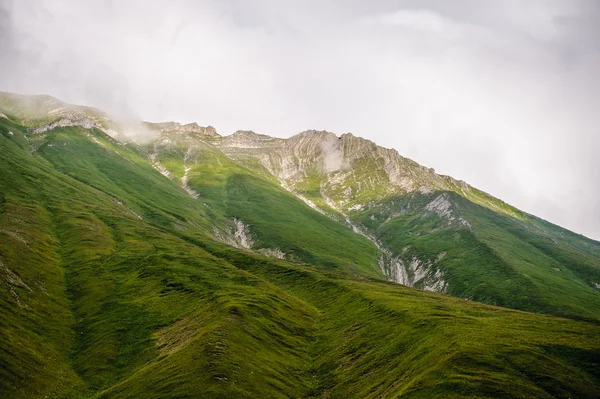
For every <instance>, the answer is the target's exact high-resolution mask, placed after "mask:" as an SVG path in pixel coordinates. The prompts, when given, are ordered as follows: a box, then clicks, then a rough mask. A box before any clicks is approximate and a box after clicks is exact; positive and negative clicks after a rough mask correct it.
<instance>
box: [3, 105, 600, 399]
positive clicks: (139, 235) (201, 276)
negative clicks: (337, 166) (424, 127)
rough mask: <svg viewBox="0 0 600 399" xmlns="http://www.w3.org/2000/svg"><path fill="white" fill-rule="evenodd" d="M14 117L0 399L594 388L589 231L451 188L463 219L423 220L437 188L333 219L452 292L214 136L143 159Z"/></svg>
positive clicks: (599, 384) (552, 392)
mask: <svg viewBox="0 0 600 399" xmlns="http://www.w3.org/2000/svg"><path fill="white" fill-rule="evenodd" d="M3 112H4V113H5V114H7V115H8V116H11V114H10V113H9V112H7V111H6V110H4V111H3ZM11 117H12V116H11ZM20 121H21V120H20V119H18V120H17V119H13V120H12V121H11V120H9V119H7V118H3V117H0V153H1V154H2V156H1V157H0V170H1V171H2V173H0V237H1V239H0V301H1V303H2V306H1V307H0V343H1V344H0V397H7V398H45V397H48V398H132V397H136V398H138V397H139V398H141V397H143V398H196V397H199V398H395V397H402V398H432V397H443V398H467V397H469V398H472V397H479V398H532V397H536V398H567V397H572V398H575V397H577V398H596V397H598V396H600V373H599V372H598V370H599V369H598V359H600V324H599V321H598V320H599V319H600V318H599V315H598V313H597V310H596V309H597V306H596V302H595V301H597V297H598V295H597V292H596V291H594V289H593V287H591V286H590V283H589V281H592V280H593V279H595V278H596V277H597V276H598V274H597V268H598V262H597V261H596V259H597V255H598V254H597V252H595V251H596V244H595V243H594V242H593V241H585V240H584V239H582V238H579V237H577V236H575V235H573V234H572V233H570V232H567V231H564V230H561V229H560V228H558V227H555V226H552V225H549V224H547V223H546V222H543V221H540V220H537V219H532V220H533V222H531V223H535V226H537V227H536V228H537V229H538V230H539V232H538V233H536V234H525V233H523V232H524V231H527V230H526V229H524V227H523V223H525V222H523V220H521V219H518V218H516V219H515V218H511V217H510V216H509V215H506V214H499V213H494V212H492V211H491V210H490V209H489V208H486V207H482V206H480V205H475V204H474V203H472V202H470V201H468V200H467V199H465V198H464V197H461V196H459V195H457V194H448V195H450V197H449V198H450V199H451V202H452V204H453V205H452V206H453V209H455V210H454V212H456V214H457V215H459V214H460V217H462V218H464V219H465V220H467V221H468V223H469V224H470V226H471V228H465V227H464V225H463V226H462V227H461V226H460V225H455V224H452V223H450V224H448V223H446V222H444V220H445V219H443V218H441V217H439V215H437V214H436V213H426V214H424V213H423V212H424V211H423V208H424V207H425V209H426V208H427V204H429V203H430V202H431V201H432V199H435V197H436V196H437V195H439V194H440V192H432V193H429V194H418V196H419V197H418V198H417V197H415V198H412V200H411V201H410V202H411V204H412V205H411V207H410V209H411V212H413V213H410V212H406V213H405V214H403V215H400V216H396V217H394V218H391V219H389V220H387V219H388V217H387V216H385V212H387V211H390V212H392V213H393V209H394V207H401V208H406V206H405V205H406V204H405V205H402V203H401V201H403V200H406V198H408V197H406V196H403V197H401V198H400V197H398V198H397V199H395V200H394V201H396V202H394V203H393V205H391V204H390V203H387V202H385V201H389V200H391V199H389V198H388V199H385V200H382V201H381V204H387V205H386V206H383V205H381V207H380V211H379V212H378V213H377V214H376V215H374V214H373V212H374V211H373V210H374V209H375V208H376V206H375V205H376V204H373V207H372V208H371V210H369V209H363V210H362V211H358V210H357V211H350V212H349V215H350V217H351V218H352V220H353V221H355V222H356V223H359V222H360V223H363V222H364V223H363V224H364V226H363V227H364V228H365V231H368V232H370V233H373V234H376V235H377V237H378V240H379V241H380V242H381V243H382V244H385V245H386V246H387V247H389V248H393V249H394V251H395V253H396V252H397V253H399V254H402V252H403V248H405V247H406V246H409V247H410V248H409V249H407V250H406V251H405V252H404V255H406V256H407V254H408V253H409V252H408V251H418V254H419V256H421V257H426V255H427V254H430V255H431V256H434V255H435V256H436V257H437V256H439V253H440V252H446V254H445V255H444V256H443V258H442V259H441V260H440V261H439V262H438V263H436V267H438V268H439V269H440V270H443V271H444V278H445V279H447V281H448V293H449V294H451V295H455V296H459V297H460V298H453V297H451V296H448V295H444V294H440V293H435V292H425V291H421V290H418V289H415V288H410V287H405V286H402V285H399V284H396V283H393V282H388V281H384V277H383V275H382V273H383V271H382V270H380V269H379V268H378V267H379V266H378V258H379V257H380V256H381V250H380V249H378V248H377V246H376V244H375V243H373V242H372V241H370V240H369V239H368V238H366V237H364V236H363V235H361V234H357V233H355V232H353V230H352V229H351V226H348V225H346V224H344V223H340V222H337V221H336V220H335V217H334V218H330V217H328V216H327V215H324V214H322V213H319V212H318V211H317V210H315V209H313V208H311V207H310V206H308V205H307V204H305V203H304V202H303V201H302V200H301V199H299V198H297V197H296V196H295V195H294V194H293V193H291V192H290V191H287V190H284V189H283V188H281V187H280V186H279V184H278V182H277V180H276V179H275V178H274V177H269V175H268V174H266V173H262V172H261V173H256V172H255V170H256V169H257V168H258V167H257V166H256V165H255V166H254V167H253V166H252V165H248V164H240V163H238V162H236V161H235V160H234V159H232V158H231V157H229V156H227V155H226V154H225V153H224V152H223V151H221V149H220V148H219V145H220V144H219V139H207V138H201V139H199V140H200V141H201V142H202V143H201V144H198V143H196V142H194V143H195V144H194V145H195V147H193V148H192V152H189V149H190V146H189V143H183V142H182V143H177V140H173V141H172V143H171V144H173V143H175V144H174V145H169V151H166V150H165V149H162V150H160V151H158V154H157V157H156V158H155V161H152V160H150V159H149V155H150V154H151V153H153V151H154V149H155V147H154V144H153V143H150V144H142V145H137V144H133V143H129V144H123V143H121V142H118V141H115V140H114V139H112V138H111V137H109V136H108V135H106V134H105V133H104V132H102V131H101V130H98V129H96V128H92V129H85V128H82V127H78V126H63V127H56V128H53V129H50V130H49V131H46V132H42V133H33V132H32V131H31V130H30V129H29V128H28V127H26V126H23V125H21V122H20ZM23 123H24V122H23ZM178 146H179V147H178ZM157 148H158V147H157ZM153 162H154V167H153ZM156 162H160V163H161V164H162V165H164V166H166V167H167V169H168V170H169V171H171V173H172V175H171V178H167V177H165V176H163V175H162V174H161V173H160V172H159V171H158V170H156V166H157V165H156ZM187 168H189V170H188V172H187V173H186V169H187ZM184 177H186V178H187V179H186V180H185V181H184ZM186 188H187V189H192V190H193V191H192V194H194V193H195V194H197V197H195V196H194V195H190V192H188V191H186ZM415 195H417V194H415ZM390 198H391V197H390ZM329 211H330V212H331V213H333V212H337V211H336V210H332V209H330V210H329ZM369 212H371V213H369ZM324 213H327V212H324ZM339 215H340V214H339V213H338V216H337V218H338V219H339ZM371 216H377V217H373V218H371ZM378 217H379V218H380V219H381V220H379V219H377V218H378ZM403 218H404V219H403ZM235 220H238V221H243V223H244V229H245V230H244V231H246V230H247V231H246V232H247V233H248V235H249V236H250V237H249V238H251V241H252V245H248V247H249V248H244V246H243V245H240V242H239V241H235V239H238V238H239V237H236V236H235V230H230V229H232V228H234V229H235V226H236V222H235ZM378 220H379V221H378ZM386 220H387V221H386ZM442 222H443V223H442ZM527 223H530V222H527ZM527 226H528V227H529V228H531V227H530V226H533V224H527ZM417 232H419V233H420V234H419V235H416V233H417ZM226 234H229V235H228V236H225V235H226ZM544 235H545V236H547V239H543V237H545V236H544ZM561 237H563V241H560V238H561ZM227 240H233V241H232V242H231V244H234V245H229V244H228V243H227ZM553 240H554V241H556V242H557V243H558V244H554V241H553ZM236 246H238V247H239V248H236ZM267 249H271V250H273V251H274V250H276V249H277V250H279V251H281V253H283V258H284V259H278V258H277V257H274V256H273V253H272V252H269V251H266V250H267ZM261 250H262V251H261ZM411 253H412V252H411ZM414 253H415V254H416V253H417V252H414ZM264 254H266V255H270V256H264ZM546 258H548V259H549V260H546ZM540 259H543V260H544V262H547V263H548V265H549V268H548V269H543V267H542V266H541V261H540ZM552 262H554V263H552ZM559 264H560V265H559ZM554 267H557V268H559V269H560V270H559V271H560V273H559V274H557V275H555V274H553V272H554V271H555V270H554V269H553V268H554ZM482 269H483V270H482ZM492 272H495V273H496V275H494V274H493V273H492ZM557 273H558V272H557ZM525 274H526V275H527V276H528V277H527V278H525V277H523V276H524V275H525ZM507 275H508V276H514V278H513V279H512V282H509V281H506V280H507V279H506V276H507ZM474 282H475V284H474ZM461 284H463V285H461ZM523 287H525V288H526V291H525V292H524V291H523V289H522V288H523ZM453 290H455V291H453ZM468 296H470V297H471V298H470V299H473V300H479V301H483V302H485V301H487V302H493V303H496V304H498V305H503V306H509V307H514V308H523V309H526V310H529V311H534V312H538V313H542V312H543V313H549V314H559V315H562V316H566V317H565V318H560V317H556V316H549V315H541V314H536V313H528V312H523V311H518V310H510V309H506V308H501V307H494V306H489V305H486V304H481V303H475V302H472V301H467V300H464V299H461V298H464V297H468Z"/></svg>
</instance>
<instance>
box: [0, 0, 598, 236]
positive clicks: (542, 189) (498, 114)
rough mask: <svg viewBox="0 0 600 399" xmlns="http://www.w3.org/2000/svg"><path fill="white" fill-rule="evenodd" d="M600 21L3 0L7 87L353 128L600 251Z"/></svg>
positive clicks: (2, 84)
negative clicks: (592, 241)
mask: <svg viewBox="0 0 600 399" xmlns="http://www.w3.org/2000/svg"><path fill="white" fill-rule="evenodd" d="M598 21H600V3H598V2H595V1H593V0H590V1H573V0H569V1H566V0H565V1H535V0H529V1H505V0H503V1H491V0H490V1H479V0H473V1H445V0H440V1H391V0H379V1H373V0H371V1H367V0H363V1H356V0H348V1H342V0H332V1H291V0H289V1H284V0H272V1H267V0H262V1H261V0H258V1H250V0H229V1H223V0H220V1H217V0H215V1H204V2H200V1H173V0H171V1H164V2H163V1H110V0H106V1H85V2H82V1H76V0H52V1H28V0H19V1H13V2H11V1H6V0H0V90H6V91H15V92H21V93H46V94H51V95H54V96H56V97H59V98H61V99H63V100H66V101H69V102H73V103H81V104H89V105H95V106H98V107H100V108H103V109H105V110H107V111H109V112H113V113H118V114H120V115H125V116H135V117H139V118H143V119H146V120H152V121H163V120H177V121H180V122H190V121H197V122H198V123H200V124H212V125H214V126H215V127H216V128H217V130H218V131H219V132H220V133H221V134H229V133H232V132H233V131H235V130H238V129H252V130H255V131H257V132H260V133H265V134H269V135H274V136H281V137H285V136H290V135H292V134H295V133H298V132H300V131H302V130H306V129H312V128H314V129H325V130H330V131H334V132H336V133H344V132H352V133H354V134H355V135H359V136H362V137H366V138H369V139H371V140H374V141H375V142H377V143H378V144H380V145H383V146H386V147H394V148H396V149H397V150H398V151H399V152H400V153H401V154H402V155H404V156H407V157H409V158H412V159H414V160H416V161H417V162H419V163H421V164H424V165H426V166H430V167H434V168H435V169H436V171H437V172H439V173H444V174H449V175H452V176H453V177H456V178H459V179H462V180H465V181H467V182H468V183H470V184H472V185H474V186H476V187H478V188H480V189H483V190H485V191H487V192H489V193H491V194H493V195H495V196H497V197H500V198H502V199H504V200H505V201H507V202H510V203H512V204H514V205H516V206H517V207H519V208H521V209H523V210H525V211H527V212H530V213H533V214H536V215H538V216H541V217H543V218H546V219H548V220H550V221H552V222H554V223H557V224H560V225H562V226H565V227H567V228H570V229H572V230H574V231H576V232H578V233H583V234H586V235H588V236H591V237H593V238H596V239H600V201H599V200H598V195H599V194H600V160H599V158H598V157H597V151H598V150H599V149H600V76H599V75H600V25H599V24H598Z"/></svg>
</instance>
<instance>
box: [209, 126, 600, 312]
mask: <svg viewBox="0 0 600 399" xmlns="http://www.w3.org/2000/svg"><path fill="white" fill-rule="evenodd" d="M215 145H217V146H218V147H219V148H220V149H221V150H222V151H223V152H224V153H225V154H227V155H228V156H230V157H231V158H233V159H235V160H236V161H238V162H241V163H243V164H244V165H246V166H247V167H249V168H252V169H253V170H255V171H256V172H257V173H261V174H269V175H272V176H274V177H276V178H277V179H278V180H279V181H280V182H281V184H282V186H283V187H285V188H287V189H288V190H289V191H290V192H292V193H294V194H295V195H296V196H298V197H299V198H301V199H302V200H304V201H305V202H307V203H308V204H309V205H310V206H312V207H313V208H315V209H316V210H318V211H320V212H321V213H323V214H326V215H328V216H329V217H330V218H332V219H334V220H337V221H339V222H341V223H344V224H346V225H348V226H350V227H351V228H352V229H353V230H354V231H355V232H357V233H358V234H361V235H363V236H365V237H367V238H369V239H370V240H371V241H372V242H373V243H374V244H375V245H376V246H377V247H378V248H379V249H380V251H381V253H382V254H381V255H380V266H381V269H382V272H383V273H384V274H385V275H386V276H387V277H388V278H389V279H391V280H393V281H396V282H398V283H401V284H404V285H408V286H414V287H418V288H422V289H426V290H435V291H439V292H445V293H448V294H451V295H453V296H457V297H460V298H467V299H470V300H476V301H481V302H486V303H490V304H497V305H502V306H508V307H512V308H516V309H524V310H530V311H535V312H541V313H552V314H557V315H563V316H571V317H580V318H591V319H598V318H599V317H600V312H599V311H598V310H597V309H599V307H598V306H599V305H600V292H599V290H598V285H597V284H598V281H599V280H600V243H598V242H596V241H593V240H589V239H586V238H585V237H582V236H578V235H576V234H574V233H572V232H569V231H567V230H564V229H561V228H559V227H557V226H553V225H552V224H550V223H547V222H544V221H542V220H540V219H538V218H535V217H533V216H531V215H528V214H526V213H524V212H521V211H519V210H517V209H515V208H513V207H511V206H509V205H507V204H506V203H504V202H502V201H501V200H498V199H496V198H494V197H492V196H490V195H488V194H486V193H483V192H481V191H479V190H477V189H475V188H473V187H471V186H469V185H468V184H466V183H464V182H461V181H457V180H454V179H452V178H450V177H447V176H440V175H437V174H436V173H435V172H434V171H433V170H432V169H427V168H425V167H423V166H420V165H418V164H416V163H415V162H413V161H411V160H409V159H406V158H403V157H401V156H400V155H399V154H398V153H397V152H396V151H395V150H389V149H384V148H381V147H378V146H376V145H375V144H374V143H372V142H370V141H368V140H364V139H362V138H358V137H355V136H352V135H351V134H345V135H342V136H340V137H337V136H335V135H334V134H332V133H328V132H317V131H308V132H304V133H301V134H299V135H297V136H294V137H292V138H290V139H287V140H286V139H274V138H270V137H267V136H262V135H257V134H255V133H252V132H238V133H236V134H234V135H232V136H228V137H222V138H219V139H218V140H215Z"/></svg>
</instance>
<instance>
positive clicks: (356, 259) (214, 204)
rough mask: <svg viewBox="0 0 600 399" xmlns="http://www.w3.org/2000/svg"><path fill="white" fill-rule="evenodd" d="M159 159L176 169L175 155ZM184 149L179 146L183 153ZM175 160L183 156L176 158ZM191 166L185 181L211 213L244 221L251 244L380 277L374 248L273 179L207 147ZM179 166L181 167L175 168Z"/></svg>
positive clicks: (313, 262) (297, 258)
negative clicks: (248, 230)
mask: <svg viewBox="0 0 600 399" xmlns="http://www.w3.org/2000/svg"><path fill="white" fill-rule="evenodd" d="M163 153H164V154H166V155H165V156H164V157H165V159H164V160H163V158H160V157H159V159H160V160H161V162H163V163H164V164H165V165H167V164H169V165H171V167H172V168H174V169H177V163H176V162H175V156H174V154H177V152H176V151H170V152H163ZM184 153H185V151H183V150H182V151H179V154H180V156H181V157H182V156H183V154H184ZM179 162H180V165H181V164H182V162H183V160H182V159H180V161H179ZM195 162H196V163H195V164H189V165H188V166H190V167H191V171H190V175H189V185H190V187H192V188H193V189H194V190H195V191H196V192H197V193H198V194H199V196H200V197H199V200H200V201H202V202H204V203H206V204H208V206H209V208H210V212H211V217H213V218H218V217H221V218H223V217H224V218H226V219H231V218H237V219H240V220H242V221H243V222H244V223H245V224H247V225H248V226H249V229H250V232H251V235H252V239H253V240H254V246H253V248H257V249H260V248H267V249H279V250H281V251H283V252H284V253H285V254H286V257H287V258H288V259H292V260H298V261H302V262H306V263H311V264H315V265H319V266H324V267H329V268H342V269H346V270H351V271H354V272H356V273H360V274H363V275H367V276H372V277H378V276H380V271H379V266H378V263H377V260H378V250H377V248H376V247H375V245H373V243H371V242H370V241H369V240H367V239H365V238H364V237H361V236H359V235H357V234H355V233H353V232H352V230H350V229H349V228H348V227H346V226H344V225H341V224H339V223H336V222H334V221H332V220H331V219H329V218H328V217H326V216H324V215H321V214H319V213H317V212H315V211H313V210H312V209H310V208H309V207H308V206H307V205H306V204H304V203H303V202H302V201H300V200H299V199H298V198H296V197H295V196H294V195H292V194H290V193H289V192H287V191H285V190H284V189H282V188H281V187H280V186H279V185H278V184H276V183H275V182H273V181H272V180H269V179H266V178H263V177H260V176H257V175H256V174H254V173H252V172H250V171H249V170H248V169H246V168H244V167H242V166H240V165H238V164H237V163H235V162H233V161H232V160H231V159H229V158H227V157H226V156H225V155H224V154H222V153H221V152H220V151H219V150H217V149H215V148H212V147H209V146H206V147H205V148H203V149H202V150H201V151H199V153H198V155H197V158H195ZM179 169H182V168H181V167H179Z"/></svg>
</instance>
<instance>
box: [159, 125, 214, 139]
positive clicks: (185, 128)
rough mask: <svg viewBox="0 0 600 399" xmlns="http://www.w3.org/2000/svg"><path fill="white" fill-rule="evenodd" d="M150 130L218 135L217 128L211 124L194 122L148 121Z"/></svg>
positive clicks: (208, 135)
mask: <svg viewBox="0 0 600 399" xmlns="http://www.w3.org/2000/svg"><path fill="white" fill-rule="evenodd" d="M148 126H149V127H150V129H151V130H154V131H157V132H159V133H181V134H186V133H187V134H190V133H197V134H200V135H202V136H207V137H219V134H218V133H217V130H216V129H215V128H214V127H212V126H210V125H209V126H206V127H204V126H199V125H198V124H197V123H196V122H192V123H188V124H186V125H182V124H180V123H177V122H163V123H148Z"/></svg>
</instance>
